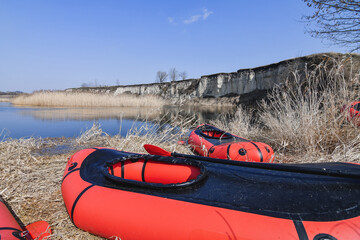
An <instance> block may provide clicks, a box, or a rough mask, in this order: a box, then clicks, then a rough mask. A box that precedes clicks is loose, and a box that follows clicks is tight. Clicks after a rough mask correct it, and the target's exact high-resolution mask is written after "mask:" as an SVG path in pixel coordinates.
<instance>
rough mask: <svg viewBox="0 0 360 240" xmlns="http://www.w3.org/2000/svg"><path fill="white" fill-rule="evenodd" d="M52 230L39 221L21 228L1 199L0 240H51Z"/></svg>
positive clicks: (45, 223)
mask: <svg viewBox="0 0 360 240" xmlns="http://www.w3.org/2000/svg"><path fill="white" fill-rule="evenodd" d="M50 235H51V229H50V226H49V224H48V223H47V222H45V221H38V222H34V223H32V224H29V225H27V226H26V227H25V228H22V227H20V225H19V223H18V222H17V221H16V220H15V218H14V216H13V215H12V214H11V212H10V210H9V209H8V207H7V206H6V204H5V202H4V201H3V200H2V198H1V197H0V240H19V239H24V240H34V239H36V240H42V239H48V240H50V237H49V236H50Z"/></svg>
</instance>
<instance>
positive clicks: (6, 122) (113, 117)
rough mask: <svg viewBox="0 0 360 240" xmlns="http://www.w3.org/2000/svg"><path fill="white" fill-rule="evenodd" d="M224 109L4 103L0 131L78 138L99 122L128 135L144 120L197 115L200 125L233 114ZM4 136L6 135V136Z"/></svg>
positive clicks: (106, 128) (112, 132) (112, 131)
mask: <svg viewBox="0 0 360 240" xmlns="http://www.w3.org/2000/svg"><path fill="white" fill-rule="evenodd" d="M231 112H233V109H232V108H224V107H217V108H215V107H206V108H201V107H180V108H179V107H164V108H40V107H39V108H35V107H15V106H12V105H11V104H10V103H0V132H1V131H3V132H5V133H6V134H5V135H7V136H9V137H13V138H20V137H30V136H34V137H75V136H78V135H79V134H80V133H81V132H83V131H85V130H86V129H89V128H91V126H92V125H93V124H94V123H95V122H96V123H99V124H100V125H101V128H102V129H103V131H105V132H106V133H108V134H110V135H115V134H121V135H122V136H125V135H126V134H127V132H128V131H129V130H130V129H131V128H132V127H133V126H141V124H143V121H150V122H151V121H156V120H162V121H164V122H166V121H169V120H170V119H174V118H178V117H180V116H181V117H189V116H193V117H194V118H195V119H198V120H199V121H200V122H208V121H210V120H213V119H216V118H217V117H218V116H219V114H224V113H231ZM2 135H4V133H3V134H2Z"/></svg>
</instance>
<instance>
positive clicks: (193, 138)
mask: <svg viewBox="0 0 360 240" xmlns="http://www.w3.org/2000/svg"><path fill="white" fill-rule="evenodd" d="M187 143H188V145H189V146H190V148H191V149H192V150H193V151H194V152H195V153H197V154H199V155H200V156H204V157H212V158H221V159H228V160H236V161H249V162H272V161H273V160H274V151H273V149H272V148H271V147H270V146H269V145H267V144H265V143H261V142H253V141H251V140H248V139H245V138H241V137H238V136H235V135H233V134H231V133H228V132H225V131H223V130H220V129H218V128H216V127H214V126H211V125H208V124H202V125H200V126H198V127H197V128H196V129H195V130H193V131H192V132H191V133H190V136H189V138H188V141H187Z"/></svg>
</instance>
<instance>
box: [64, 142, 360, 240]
mask: <svg viewBox="0 0 360 240" xmlns="http://www.w3.org/2000/svg"><path fill="white" fill-rule="evenodd" d="M220 160H221V159H220ZM221 161H225V163H216V162H206V161H197V160H193V159H190V158H185V157H183V158H176V157H163V156H154V155H138V154H133V153H128V152H123V151H117V150H113V149H104V148H103V149H100V148H93V149H85V150H82V151H80V152H77V153H76V154H74V155H73V156H72V157H71V158H70V159H69V161H68V163H67V165H66V169H65V173H64V176H63V180H62V186H61V190H62V195H63V198H64V202H65V206H66V209H67V211H68V214H69V216H70V219H71V221H72V222H73V223H74V225H76V226H77V227H78V228H80V229H83V230H85V231H88V232H90V233H93V234H95V235H99V236H102V237H105V238H109V239H115V238H116V237H117V238H120V239H122V240H139V239H146V240H169V239H172V240H184V239H191V240H205V239H206V240H212V239H216V240H225V239H226V240H229V239H233V240H235V239H237V240H240V239H247V240H251V239H286V240H291V239H294V240H295V239H297V240H298V239H301V240H324V239H327V240H335V239H337V240H341V239H344V240H345V239H359V238H360V231H359V229H360V204H359V199H360V166H359V165H355V164H347V163H323V164H302V165H286V164H270V163H247V165H249V167H246V166H242V165H244V162H237V161H226V160H221ZM221 161H220V162H221ZM228 162H230V163H228ZM240 164H242V165H240ZM251 166H253V167H251ZM272 166H276V167H278V166H283V168H284V167H285V166H293V167H292V169H294V166H295V168H298V169H300V170H299V171H297V172H290V171H286V169H285V170H284V169H283V170H274V169H267V168H268V167H270V168H271V167H272ZM279 169H280V167H279ZM301 169H305V170H306V169H312V170H313V171H303V172H302V171H301ZM314 169H315V170H314ZM324 170H326V171H329V172H330V171H331V172H332V173H336V174H335V175H329V176H328V175H320V174H317V172H323V171H324ZM304 172H308V173H304Z"/></svg>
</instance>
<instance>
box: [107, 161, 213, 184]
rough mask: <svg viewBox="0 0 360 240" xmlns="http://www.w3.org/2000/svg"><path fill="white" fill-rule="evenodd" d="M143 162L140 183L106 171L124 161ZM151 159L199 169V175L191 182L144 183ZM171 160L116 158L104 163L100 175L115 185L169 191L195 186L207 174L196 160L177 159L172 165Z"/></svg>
mask: <svg viewBox="0 0 360 240" xmlns="http://www.w3.org/2000/svg"><path fill="white" fill-rule="evenodd" d="M140 159H141V160H144V164H143V167H142V172H141V178H142V181H135V180H130V179H126V178H123V177H117V176H114V175H111V174H110V173H109V171H108V170H107V169H108V167H109V166H112V165H114V164H117V163H119V162H120V163H121V162H125V161H128V160H130V161H132V162H136V161H138V160H140ZM149 159H151V160H155V161H159V162H165V163H171V164H184V165H189V166H195V167H198V168H199V169H200V174H199V175H198V176H197V178H196V179H193V180H189V181H187V182H182V183H171V184H162V183H149V182H145V167H146V162H147V161H148V160H149ZM170 159H171V158H169V157H159V156H153V155H139V154H134V155H130V156H128V157H123V158H117V159H113V160H110V161H107V162H106V163H105V165H104V166H103V167H102V174H103V175H104V176H105V178H107V179H109V180H111V181H113V182H114V183H116V184H121V185H124V184H128V185H134V186H137V187H143V188H148V189H153V188H157V189H162V188H164V189H169V188H184V187H188V186H190V185H193V184H196V183H199V182H201V181H202V180H203V179H204V178H205V177H206V174H207V171H206V169H205V167H204V166H203V165H202V164H201V163H200V162H199V161H196V160H189V159H188V160H186V159H179V160H177V161H176V163H174V162H173V161H171V160H170Z"/></svg>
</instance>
